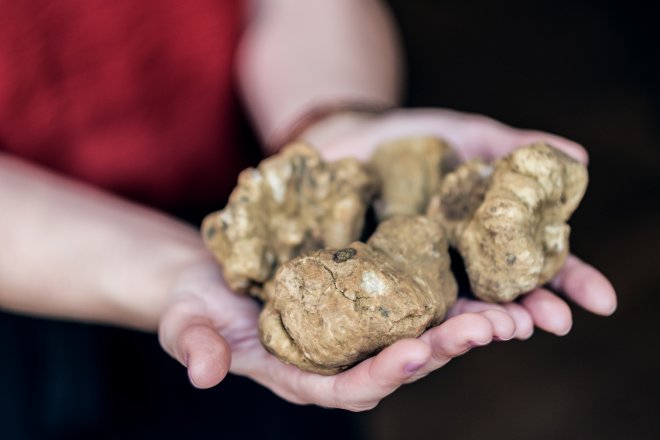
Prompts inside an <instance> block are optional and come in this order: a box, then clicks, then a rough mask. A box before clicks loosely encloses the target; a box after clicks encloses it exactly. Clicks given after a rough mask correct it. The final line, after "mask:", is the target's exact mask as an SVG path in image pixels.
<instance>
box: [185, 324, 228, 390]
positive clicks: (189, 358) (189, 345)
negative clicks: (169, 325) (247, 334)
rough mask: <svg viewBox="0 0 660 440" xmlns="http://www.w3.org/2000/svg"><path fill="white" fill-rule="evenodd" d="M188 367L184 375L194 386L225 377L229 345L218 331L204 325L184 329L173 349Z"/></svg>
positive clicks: (207, 385) (207, 383)
mask: <svg viewBox="0 0 660 440" xmlns="http://www.w3.org/2000/svg"><path fill="white" fill-rule="evenodd" d="M176 352H177V353H179V354H180V356H181V357H182V359H180V360H181V361H182V362H183V364H184V365H186V366H187V367H188V377H189V378H190V382H191V383H192V384H193V385H194V386H195V387H196V388H211V387H213V386H215V385H217V384H219V383H220V382H221V381H222V379H224V378H225V376H226V375H227V372H228V371H229V365H230V364H231V349H230V348H229V344H228V343H227V341H225V339H224V338H223V337H222V336H220V335H219V334H218V332H217V331H216V330H215V329H214V328H212V327H210V326H207V325H193V326H190V327H187V328H186V329H184V330H183V331H182V332H181V334H180V335H179V338H178V347H177V350H176Z"/></svg>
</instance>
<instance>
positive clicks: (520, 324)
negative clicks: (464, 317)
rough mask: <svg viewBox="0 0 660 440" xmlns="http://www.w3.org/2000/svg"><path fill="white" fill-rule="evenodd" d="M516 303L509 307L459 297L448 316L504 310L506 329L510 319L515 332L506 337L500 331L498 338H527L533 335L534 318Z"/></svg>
mask: <svg viewBox="0 0 660 440" xmlns="http://www.w3.org/2000/svg"><path fill="white" fill-rule="evenodd" d="M515 305H516V306H517V307H509V304H494V303H487V302H484V301H474V300H469V299H466V298H459V300H458V301H456V304H455V305H454V307H452V308H451V310H450V311H449V313H448V314H447V317H448V318H452V317H454V316H458V315H461V314H463V313H479V312H485V311H488V310H494V311H498V312H502V313H503V314H505V315H507V316H508V319H507V323H506V326H505V328H506V329H508V326H509V324H508V321H509V320H511V321H512V323H513V334H512V335H511V337H510V338H506V337H505V336H503V333H505V332H498V333H497V335H496V336H497V338H498V339H500V340H503V341H506V340H508V339H511V338H512V337H516V338H520V339H527V338H529V337H530V336H531V333H532V332H533V331H534V323H533V322H532V318H531V317H530V316H529V313H527V312H526V311H525V309H523V308H522V307H520V306H518V305H517V304H515ZM496 316H498V315H496ZM500 321H501V319H498V320H497V321H495V322H497V323H499V322H500ZM519 328H520V330H519Z"/></svg>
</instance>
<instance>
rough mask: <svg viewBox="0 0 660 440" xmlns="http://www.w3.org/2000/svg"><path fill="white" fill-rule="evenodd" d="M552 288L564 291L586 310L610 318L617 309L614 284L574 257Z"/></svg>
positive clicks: (570, 257) (568, 259)
mask: <svg viewBox="0 0 660 440" xmlns="http://www.w3.org/2000/svg"><path fill="white" fill-rule="evenodd" d="M552 287H554V288H555V289H557V290H560V291H563V292H565V293H566V295H567V296H568V297H569V298H571V299H572V300H573V301H575V303H577V304H578V305H579V306H581V307H583V308H584V309H585V310H587V311H589V312H591V313H595V314H598V315H601V316H609V315H611V314H613V313H614V312H615V311H616V309H617V297H616V291H615V290H614V286H612V283H610V281H609V280H608V279H607V278H606V277H605V276H604V275H603V274H602V273H600V271H598V270H597V269H596V268H594V267H593V266H591V265H589V264H587V263H585V262H584V261H582V260H580V259H579V258H578V257H576V256H574V255H570V256H569V257H568V258H567V259H566V263H565V264H564V267H563V268H562V269H561V271H560V272H559V274H558V275H557V276H556V278H555V279H554V280H553V281H552Z"/></svg>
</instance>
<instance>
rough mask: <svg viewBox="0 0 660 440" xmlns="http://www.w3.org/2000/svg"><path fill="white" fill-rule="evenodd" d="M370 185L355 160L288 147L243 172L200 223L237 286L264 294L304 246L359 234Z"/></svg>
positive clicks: (335, 242) (337, 244) (315, 246)
mask: <svg viewBox="0 0 660 440" xmlns="http://www.w3.org/2000/svg"><path fill="white" fill-rule="evenodd" d="M374 190H375V184H374V179H373V177H372V175H371V174H370V173H369V172H368V171H367V169H366V168H365V167H364V166H363V165H362V164H360V163H359V162H358V161H357V160H354V159H343V160H340V161H337V162H332V163H325V162H323V161H322V160H321V158H320V156H319V154H318V152H316V150H314V149H313V148H311V147H309V146H307V145H304V144H293V145H291V146H288V147H287V148H285V149H284V150H283V151H282V152H281V153H279V154H277V155H274V156H272V157H270V158H268V159H266V160H264V161H262V162H261V163H260V164H259V166H258V167H257V168H256V169H255V168H249V169H247V170H244V171H243V172H242V173H241V174H240V176H239V179H238V186H237V187H236V188H235V189H234V191H233V192H232V194H231V196H230V197H229V202H228V203H227V206H226V207H225V208H224V209H223V210H221V211H218V212H215V213H212V214H209V215H208V216H207V217H206V218H205V220H204V222H203V225H202V236H203V238H204V241H205V243H206V245H207V247H208V248H209V249H210V250H211V251H212V252H213V254H214V255H215V257H216V258H217V260H218V261H219V262H220V263H221V266H222V268H223V273H224V277H225V280H226V281H227V284H228V285H229V287H230V288H231V289H233V290H236V291H242V292H249V293H251V294H253V295H256V296H261V297H262V298H263V297H264V296H265V295H264V291H268V290H269V289H263V288H262V286H263V283H265V282H266V281H268V280H269V279H270V278H272V276H273V274H274V272H275V270H276V269H277V267H278V266H279V265H280V264H281V263H284V262H286V261H288V260H290V259H291V258H293V257H296V256H298V255H300V254H302V253H304V252H306V251H309V250H315V249H320V248H323V247H326V246H332V247H342V246H346V245H348V244H349V243H350V242H351V241H353V240H356V239H358V238H359V236H360V233H361V231H362V226H363V223H364V217H365V212H366V208H367V206H368V204H369V201H370V199H371V197H372V195H373V193H374Z"/></svg>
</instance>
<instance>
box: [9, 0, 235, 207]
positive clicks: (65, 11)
mask: <svg viewBox="0 0 660 440" xmlns="http://www.w3.org/2000/svg"><path fill="white" fill-rule="evenodd" d="M242 13H243V9H242V2H241V1H239V0H185V1H180V0H141V1H136V0H112V1H107V0H30V1H27V0H0V149H1V150H5V151H8V152H10V153H14V154H16V155H19V156H22V157H24V158H26V159H29V160H32V161H34V162H37V163H40V164H43V165H46V166H48V167H50V168H52V169H54V170H57V171H59V172H62V173H65V174H67V175H69V176H73V177H75V178H78V179H80V180H84V181H87V182H90V183H92V184H94V185H97V186H100V187H103V188H106V189H109V190H111V191H114V192H117V193H120V194H123V195H127V196H130V197H132V198H135V199H138V200H142V201H149V202H151V203H153V204H157V205H160V206H165V207H167V206H187V205H191V204H195V203H196V202H197V201H201V200H204V199H209V197H213V198H216V199H217V197H218V194H221V193H222V194H224V193H226V192H227V191H228V190H229V189H231V187H233V185H234V184H235V182H236V174H237V171H238V168H239V166H240V165H241V164H242V162H241V161H240V151H239V150H238V149H237V148H236V145H235V139H234V134H235V133H234V132H235V110H236V109H235V102H234V99H233V96H234V94H233V92H232V76H233V75H232V70H233V68H232V61H233V56H234V52H235V47H236V45H237V42H238V37H239V32H240V27H241V20H242V18H243V17H242Z"/></svg>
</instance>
